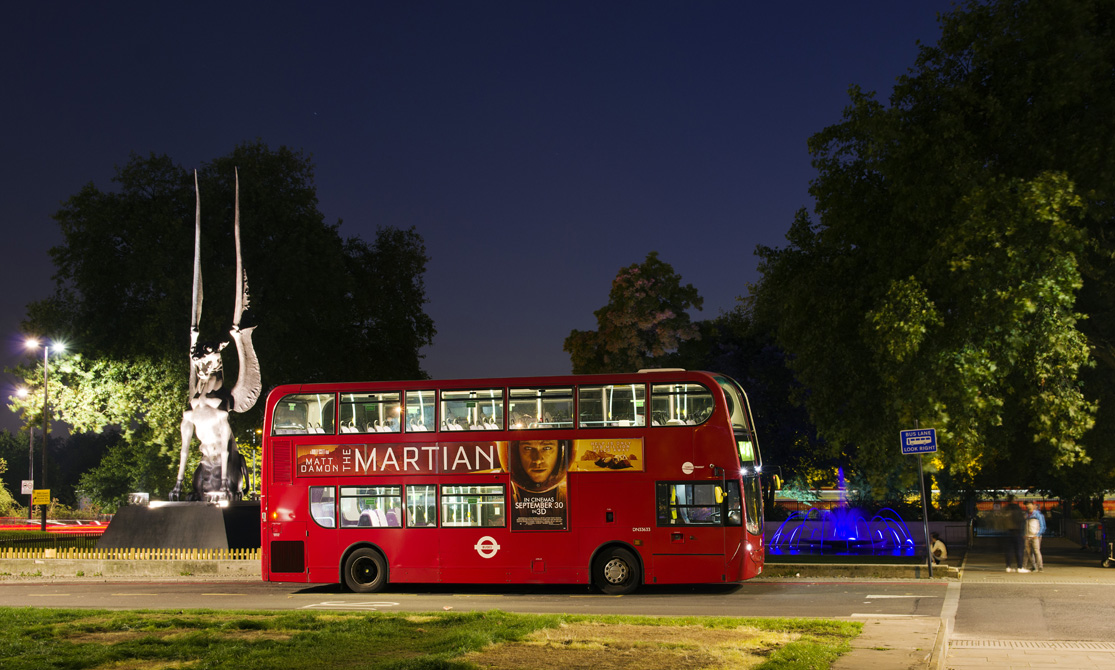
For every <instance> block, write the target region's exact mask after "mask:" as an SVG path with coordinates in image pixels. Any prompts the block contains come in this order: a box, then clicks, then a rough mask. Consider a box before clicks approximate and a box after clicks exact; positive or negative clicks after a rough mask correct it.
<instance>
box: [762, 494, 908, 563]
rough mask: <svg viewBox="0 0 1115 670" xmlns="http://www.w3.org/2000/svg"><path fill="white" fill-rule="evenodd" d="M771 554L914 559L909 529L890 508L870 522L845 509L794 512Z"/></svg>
mask: <svg viewBox="0 0 1115 670" xmlns="http://www.w3.org/2000/svg"><path fill="white" fill-rule="evenodd" d="M767 550H768V551H769V552H770V553H772V554H802V553H812V554H834V555H862V554H880V555H894V556H912V555H914V540H913V538H912V537H911V536H910V529H909V527H907V526H906V522H905V521H903V520H902V517H900V516H898V513H897V512H895V511H894V510H892V509H890V508H883V509H881V510H879V512H878V513H876V514H875V515H874V516H872V517H871V518H870V519H868V518H866V517H865V516H864V514H863V513H862V512H860V511H859V510H857V509H853V508H850V507H847V506H841V507H837V508H835V509H818V508H815V507H811V508H809V509H808V510H806V511H804V512H793V513H791V514H790V516H789V518H787V519H786V520H785V521H783V522H782V525H780V526H779V527H778V530H776V531H775V532H774V535H772V536H771V538H770V544H769V546H768V548H767Z"/></svg>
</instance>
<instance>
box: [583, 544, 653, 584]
mask: <svg viewBox="0 0 1115 670" xmlns="http://www.w3.org/2000/svg"><path fill="white" fill-rule="evenodd" d="M639 573H640V571H639V562H638V560H636V559H635V555H634V554H632V553H631V552H630V551H628V550H626V549H623V548H622V547H609V548H608V549H605V550H604V551H602V552H600V555H599V556H597V557H596V560H595V561H594V562H593V568H592V581H593V583H594V584H595V585H596V588H598V589H600V590H601V591H602V592H604V593H607V594H608V595H625V594H628V593H631V592H632V591H634V590H635V589H636V588H638V586H639V582H640V581H641V580H640V578H639Z"/></svg>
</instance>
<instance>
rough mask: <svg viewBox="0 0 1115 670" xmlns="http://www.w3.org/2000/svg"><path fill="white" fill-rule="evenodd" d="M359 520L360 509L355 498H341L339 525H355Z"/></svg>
mask: <svg viewBox="0 0 1115 670" xmlns="http://www.w3.org/2000/svg"><path fill="white" fill-rule="evenodd" d="M359 522H360V509H359V508H358V507H357V506H356V499H355V498H343V497H342V498H341V525H342V526H355V525H357V524H358V523H359Z"/></svg>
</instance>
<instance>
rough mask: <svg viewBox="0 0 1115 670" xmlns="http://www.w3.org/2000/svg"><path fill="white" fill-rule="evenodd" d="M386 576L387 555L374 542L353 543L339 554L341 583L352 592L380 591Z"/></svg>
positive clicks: (386, 578) (385, 583)
mask: <svg viewBox="0 0 1115 670" xmlns="http://www.w3.org/2000/svg"><path fill="white" fill-rule="evenodd" d="M388 577H389V575H388V567H387V557H386V556H385V555H384V553H383V551H382V550H380V548H379V547H377V546H375V545H374V544H371V543H367V542H364V543H360V544H355V545H353V546H351V547H349V548H348V549H346V550H345V552H344V554H343V555H342V556H341V585H342V586H344V587H345V588H347V589H348V590H350V591H352V592H354V593H376V592H377V591H381V590H383V587H385V586H387V583H388V581H389V579H388Z"/></svg>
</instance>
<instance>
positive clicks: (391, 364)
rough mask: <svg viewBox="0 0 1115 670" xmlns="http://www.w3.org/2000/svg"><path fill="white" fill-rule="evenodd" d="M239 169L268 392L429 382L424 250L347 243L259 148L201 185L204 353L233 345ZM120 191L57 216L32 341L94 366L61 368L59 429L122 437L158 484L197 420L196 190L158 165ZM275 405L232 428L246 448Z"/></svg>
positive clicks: (311, 193) (92, 189) (410, 242)
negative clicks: (50, 274)
mask: <svg viewBox="0 0 1115 670" xmlns="http://www.w3.org/2000/svg"><path fill="white" fill-rule="evenodd" d="M234 168H237V169H238V170H239V176H240V211H241V238H242V245H243V255H244V264H245V267H246V269H247V273H248V284H249V289H250V294H251V305H250V311H249V312H248V313H247V314H246V315H245V322H244V323H242V325H243V326H248V325H253V324H255V325H258V326H259V328H258V330H257V331H256V333H255V347H256V352H257V354H258V356H259V361H260V367H261V371H262V376H263V383H264V387H265V388H264V391H265V392H266V391H267V390H268V389H269V388H271V387H273V386H275V385H278V384H282V383H288V382H295V381H298V382H313V381H330V380H331V381H339V380H363V379H415V378H424V377H425V376H426V374H425V372H424V371H423V370H422V368H421V365H420V363H421V358H422V356H421V354H420V353H419V351H420V349H421V347H423V346H425V345H427V344H429V343H430V342H431V341H432V339H433V336H434V334H435V329H434V325H433V321H432V320H431V319H430V317H429V316H428V315H426V313H425V312H424V306H425V304H426V302H427V299H426V294H425V285H424V283H423V275H424V273H425V268H426V262H427V257H426V251H425V245H424V242H423V240H422V238H421V236H420V235H418V233H417V232H416V231H414V230H413V229H411V230H399V229H395V228H380V229H379V230H377V233H376V237H375V239H374V240H373V241H365V240H362V239H360V238H355V237H353V238H348V239H345V238H343V237H342V236H341V234H340V222H338V223H336V224H327V223H326V222H325V221H324V217H323V216H322V214H321V212H320V211H318V208H317V205H318V202H317V194H316V189H315V187H314V184H313V166H312V164H311V162H310V160H309V159H308V158H307V157H305V156H303V155H302V154H301V153H298V152H294V151H291V150H289V149H286V148H280V149H278V150H271V149H269V148H268V147H266V146H265V145H263V144H261V143H246V144H242V145H240V146H237V147H236V148H235V149H233V151H232V152H231V153H229V154H228V155H226V156H222V157H220V158H217V159H215V160H213V161H212V162H209V163H205V164H202V165H201V166H200V167H199V168H198V171H197V172H198V181H199V183H200V192H201V216H202V224H201V226H202V253H201V257H202V265H203V270H202V272H203V276H204V280H205V281H204V291H205V293H204V295H205V300H204V309H203V313H202V323H201V339H202V341H206V340H208V341H227V340H228V339H229V337H228V332H227V331H228V328H229V327H230V325H231V320H232V311H233V298H234V293H235V281H234V280H235V269H234V268H235V258H234V244H233V238H232V235H233V227H232V221H233V204H234V195H233V174H234V172H233V171H234ZM113 181H114V182H115V184H114V188H113V189H112V190H101V189H99V188H97V187H96V186H94V185H93V184H89V185H87V186H85V187H84V188H83V189H81V191H80V192H78V193H77V194H76V195H74V196H73V197H71V198H70V199H69V200H68V201H66V202H65V204H64V205H63V207H62V209H61V210H60V211H59V212H58V213H57V214H56V215H55V219H56V220H57V221H58V223H59V225H60V227H61V229H62V234H63V242H62V244H61V245H59V246H57V247H55V248H53V249H52V250H51V256H52V258H53V261H54V265H55V268H56V273H55V281H56V285H57V289H56V291H55V293H54V295H52V296H51V297H49V298H48V299H46V300H43V301H40V302H36V303H32V304H31V305H29V306H28V315H27V320H26V322H25V324H24V327H25V329H26V331H27V332H28V333H31V334H36V335H40V334H41V335H49V336H51V337H56V338H62V339H66V340H68V342H69V344H70V345H71V348H72V349H73V350H74V351H77V352H80V353H81V356H80V357H71V358H63V359H59V362H58V363H57V365H58V366H59V367H58V369H57V371H55V365H56V363H55V362H54V360H53V359H52V362H51V373H52V375H57V377H53V379H52V382H51V389H50V390H51V395H52V396H54V398H56V399H57V401H56V402H51V410H52V414H53V415H54V416H53V418H55V419H61V420H64V421H65V422H66V423H68V424H69V425H70V426H71V427H72V428H73V429H74V430H75V431H97V430H100V429H101V428H104V427H105V426H110V425H118V426H120V427H121V429H122V431H123V435H124V441H125V442H126V443H127V444H126V446H124V447H120V448H121V449H123V448H126V449H128V450H130V451H129V453H130V454H132V456H130V458H135V457H138V456H137V454H148V455H149V456H150V458H151V459H152V461H153V462H154V461H158V465H150V464H149V465H146V466H142V467H143V468H146V469H147V470H151V471H153V470H154V469H155V468H157V467H163V461H164V460H165V459H166V456H167V455H168V453H176V450H177V447H176V444H177V442H178V440H179V437H178V435H179V431H178V424H179V421H180V420H181V412H182V410H183V409H184V407H185V398H186V382H187V375H188V366H189V363H188V360H189V359H188V355H189V352H188V350H189V327H190V326H189V316H190V296H191V283H192V280H193V245H194V206H195V205H194V177H193V173H192V171H190V170H187V169H185V168H183V167H182V166H179V165H177V164H175V163H174V162H173V161H172V160H171V159H170V158H169V157H167V156H155V155H152V156H148V157H140V156H133V157H132V159H131V161H129V163H128V164H127V165H125V166H123V167H121V168H119V169H118V170H117V174H116V176H115V178H114V180H113ZM225 366H226V368H225V370H226V380H234V379H235V378H236V376H237V374H238V371H237V369H236V368H237V361H236V356H235V355H228V354H226V355H225ZM19 372H20V374H21V375H22V376H23V377H24V378H25V380H26V382H27V385H28V386H29V387H31V388H32V389H34V388H35V387H36V385H38V384H41V378H42V370H41V367H40V368H38V369H35V368H34V367H32V368H27V369H23V370H20V371H19ZM54 380H57V383H55V381H54ZM39 395H40V397H41V392H40V393H39ZM34 398H35V393H33V394H32V395H31V396H30V397H29V398H28V400H27V401H19V400H18V399H14V398H13V399H12V406H13V408H15V409H17V410H18V411H21V412H23V413H24V418H25V419H29V418H31V415H32V414H35V413H37V412H38V409H37V405H36V404H35V402H34ZM40 404H41V403H40ZM262 405H263V402H262V401H261V402H259V403H257V405H256V408H255V410H253V412H251V413H249V414H247V415H233V417H232V420H233V429H234V433H235V434H236V435H238V436H241V437H243V436H244V435H246V434H247V433H248V432H250V431H251V429H253V428H255V427H256V426H258V425H259V424H260V423H261V413H262ZM141 469H142V468H141ZM102 470H104V468H102ZM115 471H116V472H118V471H119V469H118V468H117V469H115ZM150 479H151V481H155V482H156V485H155V489H156V490H153V491H152V492H153V493H156V494H161V493H163V492H162V491H159V490H157V489H158V486H162V485H163V483H164V482H162V481H161V480H158V478H150ZM114 486H115V484H114ZM117 488H119V487H117ZM106 490H107V489H106Z"/></svg>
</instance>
